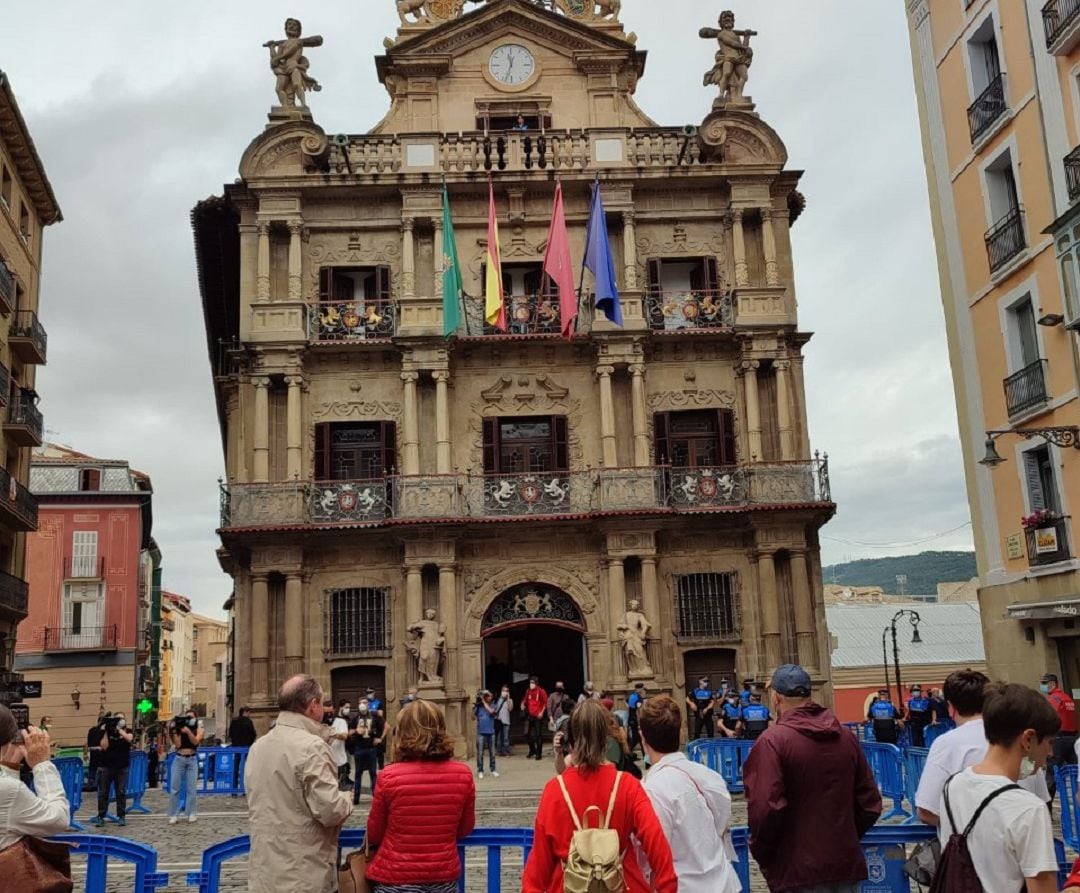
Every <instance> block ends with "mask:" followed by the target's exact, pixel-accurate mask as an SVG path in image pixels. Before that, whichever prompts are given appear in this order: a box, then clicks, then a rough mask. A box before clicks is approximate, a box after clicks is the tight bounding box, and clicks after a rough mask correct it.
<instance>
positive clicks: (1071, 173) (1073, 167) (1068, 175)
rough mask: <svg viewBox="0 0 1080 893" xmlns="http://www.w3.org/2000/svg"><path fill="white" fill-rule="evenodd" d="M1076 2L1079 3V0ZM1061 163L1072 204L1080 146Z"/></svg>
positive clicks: (1077, 189)
mask: <svg viewBox="0 0 1080 893" xmlns="http://www.w3.org/2000/svg"><path fill="white" fill-rule="evenodd" d="M1077 2H1078V3H1080V0H1077ZM1062 163H1063V164H1064V165H1065V185H1066V186H1067V187H1068V189H1069V201H1070V202H1074V201H1076V200H1077V199H1078V198H1080V146H1077V147H1076V148H1075V149H1073V150H1072V151H1071V152H1070V153H1069V154H1068V155H1066V156H1065V158H1064V159H1063V161H1062Z"/></svg>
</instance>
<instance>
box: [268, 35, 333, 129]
mask: <svg viewBox="0 0 1080 893" xmlns="http://www.w3.org/2000/svg"><path fill="white" fill-rule="evenodd" d="M301 32H302V28H301V25H300V20H299V19H286V20H285V39H284V40H268V41H267V42H266V43H264V44H263V46H264V47H266V48H267V49H269V50H270V70H271V71H273V72H274V74H276V75H277V96H278V105H281V106H299V107H300V108H307V100H306V99H305V97H306V95H307V93H308V91H315V92H318V91H319V90H321V89H322V87H321V86H319V82H318V81H316V80H315V78H313V77H310V76H309V75H308V73H307V72H308V65H309V64H310V63H309V62H308V60H307V57H306V56H305V55H304V50H305V49H306V48H307V47H321V46H322V44H323V39H322V38H321V37H301V36H300V34H301Z"/></svg>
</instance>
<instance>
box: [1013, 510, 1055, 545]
mask: <svg viewBox="0 0 1080 893" xmlns="http://www.w3.org/2000/svg"><path fill="white" fill-rule="evenodd" d="M1060 520H1061V516H1060V515H1058V513H1057V512H1052V511H1050V510H1049V509H1040V510H1039V511H1037V512H1032V513H1031V514H1030V515H1027V516H1026V517H1023V518H1021V519H1020V526H1021V527H1023V528H1024V530H1026V531H1029V536H1030V537H1031V538H1032V539H1033V541H1034V546H1035V554H1036V555H1049V554H1052V553H1056V552H1057V551H1058V549H1059V548H1060V543H1059V541H1058V521H1060Z"/></svg>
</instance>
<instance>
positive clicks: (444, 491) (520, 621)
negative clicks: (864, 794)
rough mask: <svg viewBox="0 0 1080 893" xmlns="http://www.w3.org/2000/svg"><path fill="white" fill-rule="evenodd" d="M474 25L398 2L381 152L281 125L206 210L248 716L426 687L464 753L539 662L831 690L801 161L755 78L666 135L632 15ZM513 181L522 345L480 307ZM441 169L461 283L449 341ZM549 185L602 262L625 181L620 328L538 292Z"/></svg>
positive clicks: (471, 19)
mask: <svg viewBox="0 0 1080 893" xmlns="http://www.w3.org/2000/svg"><path fill="white" fill-rule="evenodd" d="M462 6H463V4H461V3H457V4H455V3H439V2H435V0H429V2H427V3H426V4H425V3H411V2H408V3H405V4H404V5H403V4H399V10H400V11H402V17H403V24H402V27H401V29H400V30H399V32H398V34H397V37H396V39H394V40H387V48H386V53H385V55H383V56H380V57H379V58H378V59H377V70H378V75H379V80H380V81H381V83H382V84H383V85H384V86H385V87H386V89H387V91H388V93H389V95H390V99H391V105H390V110H389V111H388V113H387V115H386V117H385V118H384V119H383V120H382V121H381V122H380V123H379V124H378V125H377V126H376V127H375V128H374V129H373V130H372V131H370V132H369V133H366V134H362V135H358V136H357V135H332V134H326V133H324V132H323V130H322V129H321V128H319V127H318V126H317V124H316V123H314V121H313V120H312V117H311V116H310V114H309V113H308V111H307V109H306V108H302V107H299V106H286V107H278V108H275V109H274V110H273V111H272V112H271V115H270V126H268V128H267V129H266V131H265V132H264V133H263V134H261V135H260V136H259V137H257V138H256V139H255V140H254V142H253V143H252V144H251V145H250V146H249V147H248V149H247V151H246V152H245V153H244V156H243V159H242V161H241V166H240V174H241V178H240V179H239V180H238V181H237V182H236V184H234V185H230V186H228V187H226V190H225V194H224V196H223V197H221V198H212V199H209V200H207V201H204V202H201V203H200V204H199V205H198V206H197V207H196V209H195V211H194V213H193V223H194V229H195V239H196V249H197V254H198V261H199V272H200V286H201V290H202V295H203V302H204V308H205V313H206V320H207V331H208V344H209V348H210V353H211V359H212V362H213V364H214V372H215V392H216V397H217V403H218V409H219V414H220V419H221V425H222V435H223V446H224V449H225V454H226V459H227V468H228V481H227V482H225V484H224V486H223V491H222V521H221V537H222V550H221V556H222V564H223V566H224V568H225V569H226V571H227V572H228V573H229V574H231V575H232V577H233V579H234V582H235V611H236V618H237V619H236V667H235V687H236V701H235V703H236V704H237V705H239V704H244V703H249V704H251V705H252V706H253V707H254V708H255V709H256V711H258V710H259V709H260V708H262V709H263V710H264V718H265V716H266V714H268V713H269V711H270V710H271V708H272V704H273V697H274V693H275V691H276V687H277V685H278V684H279V683H280V682H281V681H282V680H283V679H284V678H285V677H286V676H287V675H289V674H290V673H293V672H297V671H301V670H305V671H309V672H312V673H314V674H316V675H317V676H319V677H320V678H322V679H323V681H324V682H325V684H326V685H327V687H328V690H330V689H332V690H333V692H334V695H335V697H351V698H355V697H356V694H357V693H358V692H359V691H360V690H362V688H363V687H366V686H367V685H369V684H370V685H372V686H374V687H375V688H381V689H383V690H384V691H385V695H386V697H387V700H388V701H389V702H390V703H391V704H393V703H394V702H395V701H396V700H397V699H398V698H400V697H401V696H402V695H404V694H405V693H406V691H407V690H408V689H409V688H410V687H412V686H416V685H418V686H419V687H420V688H421V689H422V691H423V692H424V693H425V694H426V696H428V697H432V698H435V699H438V700H441V701H442V702H444V703H445V704H446V705H447V709H448V714H449V716H450V721H451V725H452V726H453V727H454V728H456V729H458V730H463V729H465V728H466V727H467V723H466V722H465V716H466V709H467V706H468V704H469V703H470V702H471V699H472V697H473V695H474V693H475V692H476V690H477V689H479V688H482V687H484V686H485V685H486V686H488V687H495V686H496V685H499V684H501V683H502V682H503V681H506V682H513V683H514V685H515V688H516V689H520V688H521V687H523V680H524V677H525V674H528V673H530V672H535V673H538V674H539V675H540V676H541V677H542V683H543V684H544V685H545V686H546V687H548V688H551V687H552V686H553V685H554V682H555V681H556V679H557V678H562V679H564V680H565V681H566V683H567V685H568V687H570V688H574V687H575V686H580V685H581V684H582V683H583V682H584V680H585V679H586V678H588V679H592V680H594V681H595V682H596V684H597V686H599V687H601V688H603V689H605V690H606V691H609V692H612V693H614V694H616V696H619V695H625V693H627V692H629V691H630V690H631V689H632V687H633V684H634V683H635V682H636V681H645V682H646V684H647V685H648V686H649V687H650V688H653V689H660V688H663V689H673V690H676V691H678V692H680V693H681V692H682V691H683V690H684V689H685V688H686V687H687V686H688V685H690V686H692V684H693V680H692V678H691V677H693V678H694V679H696V676H697V675H698V674H700V673H702V672H708V673H710V674H711V675H712V676H713V679H714V681H719V676H720V674H721V673H727V674H732V675H733V674H735V673H738V674H739V675H740V676H741V675H743V674H744V673H745V674H749V675H753V676H756V677H759V678H764V677H765V675H766V674H767V673H769V672H770V671H771V670H772V668H774V667H775V666H777V665H778V664H779V663H781V662H783V661H785V660H799V661H801V662H802V663H803V664H805V665H807V666H808V667H809V668H810V669H811V671H812V672H813V674H814V675H815V676H816V677H817V678H818V679H819V680H820V681H821V682H822V683H824V684H827V683H828V675H829V670H828V667H829V661H828V638H827V635H826V633H825V623H824V608H823V604H822V600H821V598H820V591H821V585H820V562H819V557H818V539H817V531H818V529H819V528H820V526H821V525H822V524H823V523H824V522H825V521H827V520H828V518H829V517H830V516H831V514H832V512H833V505H832V502H831V497H830V495H829V492H828V472H827V467H826V466H825V464H824V462H822V461H820V460H815V459H814V458H813V457H812V455H811V452H810V443H809V436H808V431H807V422H806V412H805V399H804V385H803V355H802V350H803V346H804V345H805V344H806V342H807V340H808V337H809V336H808V335H806V334H804V333H801V332H800V331H799V329H798V325H797V317H796V301H795V290H794V281H793V270H792V262H791V247H790V239H789V227H790V225H791V223H792V222H794V219H795V218H796V217H797V216H798V214H799V213H800V212H801V210H802V197H801V196H800V195H799V193H798V192H797V191H796V185H797V182H798V176H799V175H798V174H797V173H795V172H791V171H788V170H786V169H785V163H786V160H787V154H786V150H785V148H784V145H783V143H782V142H781V140H780V139H779V137H778V136H777V135H776V133H775V132H774V131H773V130H772V129H771V128H770V127H769V126H768V125H767V124H766V123H765V122H764V121H763V120H762V119H761V118H760V117H759V115H758V114H757V113H756V112H755V111H754V106H753V103H752V102H751V101H750V100H749V99H748V98H745V97H743V95H742V92H741V89H737V88H736V89H731V85H729V89H728V92H727V94H726V99H725V97H724V96H723V95H722V96H721V98H720V99H718V100H717V103H716V105H715V106H714V108H713V110H712V112H711V113H710V114H709V115H708V117H706V119H705V120H704V121H703V122H702V125H701V126H700V128H695V127H691V128H684V127H670V126H660V125H657V124H656V123H655V122H654V121H653V120H652V119H651V118H649V117H648V116H647V115H646V114H645V113H644V112H643V111H642V110H641V109H640V108H639V107H638V106H637V104H636V103H635V101H634V96H633V94H634V90H635V87H636V84H637V81H638V78H639V77H641V75H642V74H643V71H644V67H645V53H644V52H642V51H641V50H639V49H637V47H636V37H635V36H634V35H632V34H631V35H628V34H627V33H626V32H625V31H624V29H623V27H622V25H621V24H620V23H619V22H618V21H617V19H616V17H615V15H613V14H612V12H613V7H612V5H611V4H593V3H580V2H576V0H567V2H559V3H557V4H556V5H555V7H554V8H548V7H549V6H550V4H548V3H534V2H528V0H494V2H488V3H486V4H484V5H482V6H480V7H479V8H477V9H472V8H471V7H470V11H468V12H464V11H463V10H462V8H461V7H462ZM403 7H404V8H403ZM414 7H415V11H412V12H410V10H412V9H413V8H414ZM594 10H595V11H594ZM414 20H415V21H414ZM297 30H298V29H297ZM707 30H711V29H707ZM730 33H736V32H730ZM740 33H741V32H740ZM703 36H704V35H703ZM713 36H715V32H713ZM742 39H743V40H746V39H748V37H747V38H742ZM305 40H309V41H310V42H309V43H308V44H307V45H309V46H317V45H318V43H317V42H316V41H318V38H313V39H309V38H305ZM274 52H275V53H276V52H277V51H276V50H275V51H274ZM282 52H283V53H284V52H285V51H284V50H283V51H282ZM722 53H723V50H722V51H721V54H722ZM718 66H719V63H718ZM275 70H278V69H275ZM282 70H283V69H282ZM515 73H516V74H515ZM743 74H745V68H744V70H743ZM740 86H741V85H740ZM722 89H723V88H722ZM284 98H286V99H287V98H288V97H284ZM519 116H520V119H519ZM515 125H517V126H518V127H520V128H523V129H513V128H514V126H515ZM489 177H490V179H491V181H492V182H493V184H494V190H495V196H496V202H497V206H498V209H499V221H500V227H501V231H502V237H501V243H502V263H503V275H504V285H505V288H506V292H507V299H506V300H507V304H508V314H509V317H510V323H509V330H508V331H507V332H506V333H502V332H498V331H494V330H491V329H490V328H488V327H487V326H485V324H484V322H483V320H482V319H481V315H482V314H481V310H480V304H481V299H479V298H477V297H476V296H477V295H480V294H481V293H482V290H483V288H482V281H483V266H482V265H483V258H484V254H485V246H486V223H487V189H488V185H487V184H488V179H489ZM444 179H445V182H446V184H447V189H448V193H449V197H450V205H451V208H452V211H453V223H454V228H455V231H456V244H457V248H458V252H459V255H460V262H461V267H462V272H463V279H464V289H465V292H466V293H467V294H466V296H465V298H464V304H465V312H464V314H463V316H464V320H465V322H464V324H463V326H462V328H461V330H460V331H459V332H458V335H457V337H454V338H452V339H446V338H444V337H443V304H442V291H443V289H442V276H443V272H444V254H445V252H444V247H445V246H444V244H443V241H444V233H443V217H442V204H441V191H442V185H441V184H442V182H443V180H444ZM556 179H558V180H560V181H561V182H562V185H563V189H564V192H565V195H566V204H567V219H568V226H569V230H570V240H571V245H572V250H573V254H574V258H575V263H576V262H578V260H579V259H580V258H581V256H582V254H583V252H584V242H585V222H586V217H587V211H588V205H589V199H590V187H591V185H592V183H593V182H594V181H596V180H599V182H600V183H601V184H602V189H603V195H604V200H605V203H606V206H607V218H608V219H607V223H608V228H609V232H610V235H611V241H612V247H613V251H614V255H615V263H616V268H617V270H618V274H619V283H618V284H619V287H620V291H621V297H622V306H623V312H624V316H625V324H624V326H623V327H621V328H619V327H616V326H614V325H612V324H611V323H609V322H608V321H607V320H606V319H604V317H603V315H602V314H600V313H593V312H591V311H586V312H585V314H584V317H583V319H582V320H581V322H580V325H579V328H578V332H577V334H576V335H575V337H574V338H573V339H572V340H565V339H563V338H562V337H561V336H560V335H559V326H558V320H557V316H556V315H555V314H556V308H557V301H553V300H552V299H551V297H550V296H549V295H548V294H547V293H545V290H544V287H543V285H542V283H541V278H540V272H539V271H540V266H541V262H542V259H543V252H544V247H545V244H544V243H545V240H546V235H547V230H548V224H549V219H550V213H551V205H552V197H553V193H554V187H555V180H556ZM586 291H587V289H586ZM587 303H588V302H587V301H585V302H583V306H584V305H585V304H587ZM553 305H554V306H553Z"/></svg>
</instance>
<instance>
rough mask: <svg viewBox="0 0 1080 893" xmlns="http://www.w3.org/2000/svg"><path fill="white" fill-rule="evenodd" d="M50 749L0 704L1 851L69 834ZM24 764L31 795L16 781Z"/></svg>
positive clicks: (41, 737)
mask: <svg viewBox="0 0 1080 893" xmlns="http://www.w3.org/2000/svg"><path fill="white" fill-rule="evenodd" d="M51 749H52V748H51V744H50V742H49V735H48V733H47V732H43V731H41V730H39V729H36V728H34V727H33V726H28V727H27V728H26V729H25V730H20V729H19V724H18V722H17V721H16V720H15V717H14V716H13V715H12V713H11V711H10V710H9V709H8V708H7V707H5V706H4V705H3V704H0V817H2V818H0V851H3V850H7V849H8V847H10V846H13V845H14V844H17V843H18V842H19V841H20V840H22V838H23V837H49V836H51V835H53V834H63V833H64V832H65V831H67V830H68V821H69V814H70V807H69V805H68V799H67V796H66V795H65V794H64V783H63V782H62V781H61V780H60V773H59V772H57V771H56V766H54V765H53V764H52V763H51V762H50V760H49V754H50V751H51ZM23 762H26V763H27V765H29V766H30V770H31V772H32V773H33V775H34V790H32V791H31V790H30V788H28V787H27V786H26V785H25V784H23V783H22V781H21V780H20V778H19V767H20V766H22V764H23ZM5 889H6V888H5Z"/></svg>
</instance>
